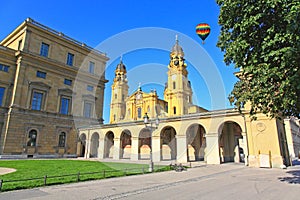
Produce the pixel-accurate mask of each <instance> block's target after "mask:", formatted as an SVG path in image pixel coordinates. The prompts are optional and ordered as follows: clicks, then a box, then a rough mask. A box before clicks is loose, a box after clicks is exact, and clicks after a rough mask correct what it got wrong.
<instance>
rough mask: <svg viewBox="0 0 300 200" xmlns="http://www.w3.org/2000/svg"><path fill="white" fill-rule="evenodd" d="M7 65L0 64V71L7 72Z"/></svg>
mask: <svg viewBox="0 0 300 200" xmlns="http://www.w3.org/2000/svg"><path fill="white" fill-rule="evenodd" d="M8 69H9V66H6V65H2V64H0V71H4V72H8Z"/></svg>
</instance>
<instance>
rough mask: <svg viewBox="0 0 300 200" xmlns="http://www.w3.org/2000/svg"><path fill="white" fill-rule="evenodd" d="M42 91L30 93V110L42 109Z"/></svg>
mask: <svg viewBox="0 0 300 200" xmlns="http://www.w3.org/2000/svg"><path fill="white" fill-rule="evenodd" d="M43 95H44V94H43V93H42V92H37V91H34V92H33V95H32V101H31V109H32V110H41V109H42V103H43Z"/></svg>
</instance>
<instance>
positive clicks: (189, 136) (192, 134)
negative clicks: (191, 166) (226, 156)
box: [186, 124, 206, 161]
mask: <svg viewBox="0 0 300 200" xmlns="http://www.w3.org/2000/svg"><path fill="white" fill-rule="evenodd" d="M186 142H187V160H188V161H203V160H204V150H205V147H206V140H205V129H204V127H203V126H201V125H200V124H194V125H191V126H190V127H189V128H188V129H187V132H186Z"/></svg>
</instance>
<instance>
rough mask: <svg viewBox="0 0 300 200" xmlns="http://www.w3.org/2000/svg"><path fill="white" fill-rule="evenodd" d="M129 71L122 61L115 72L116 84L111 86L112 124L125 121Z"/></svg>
mask: <svg viewBox="0 0 300 200" xmlns="http://www.w3.org/2000/svg"><path fill="white" fill-rule="evenodd" d="M126 74H127V71H126V67H125V65H124V64H123V61H122V59H121V60H120V63H119V64H118V65H117V67H116V70H115V78H114V82H113V84H112V86H111V88H112V90H111V104H110V123H117V122H119V121H120V120H122V119H124V117H125V114H126V101H125V99H126V98H127V97H128V83H127V82H128V81H127V75H126Z"/></svg>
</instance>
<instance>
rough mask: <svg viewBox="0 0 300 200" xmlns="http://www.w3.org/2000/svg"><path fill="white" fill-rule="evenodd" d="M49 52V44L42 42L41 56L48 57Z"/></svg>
mask: <svg viewBox="0 0 300 200" xmlns="http://www.w3.org/2000/svg"><path fill="white" fill-rule="evenodd" d="M48 52H49V44H46V43H43V42H42V45H41V51H40V55H41V56H44V57H48Z"/></svg>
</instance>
